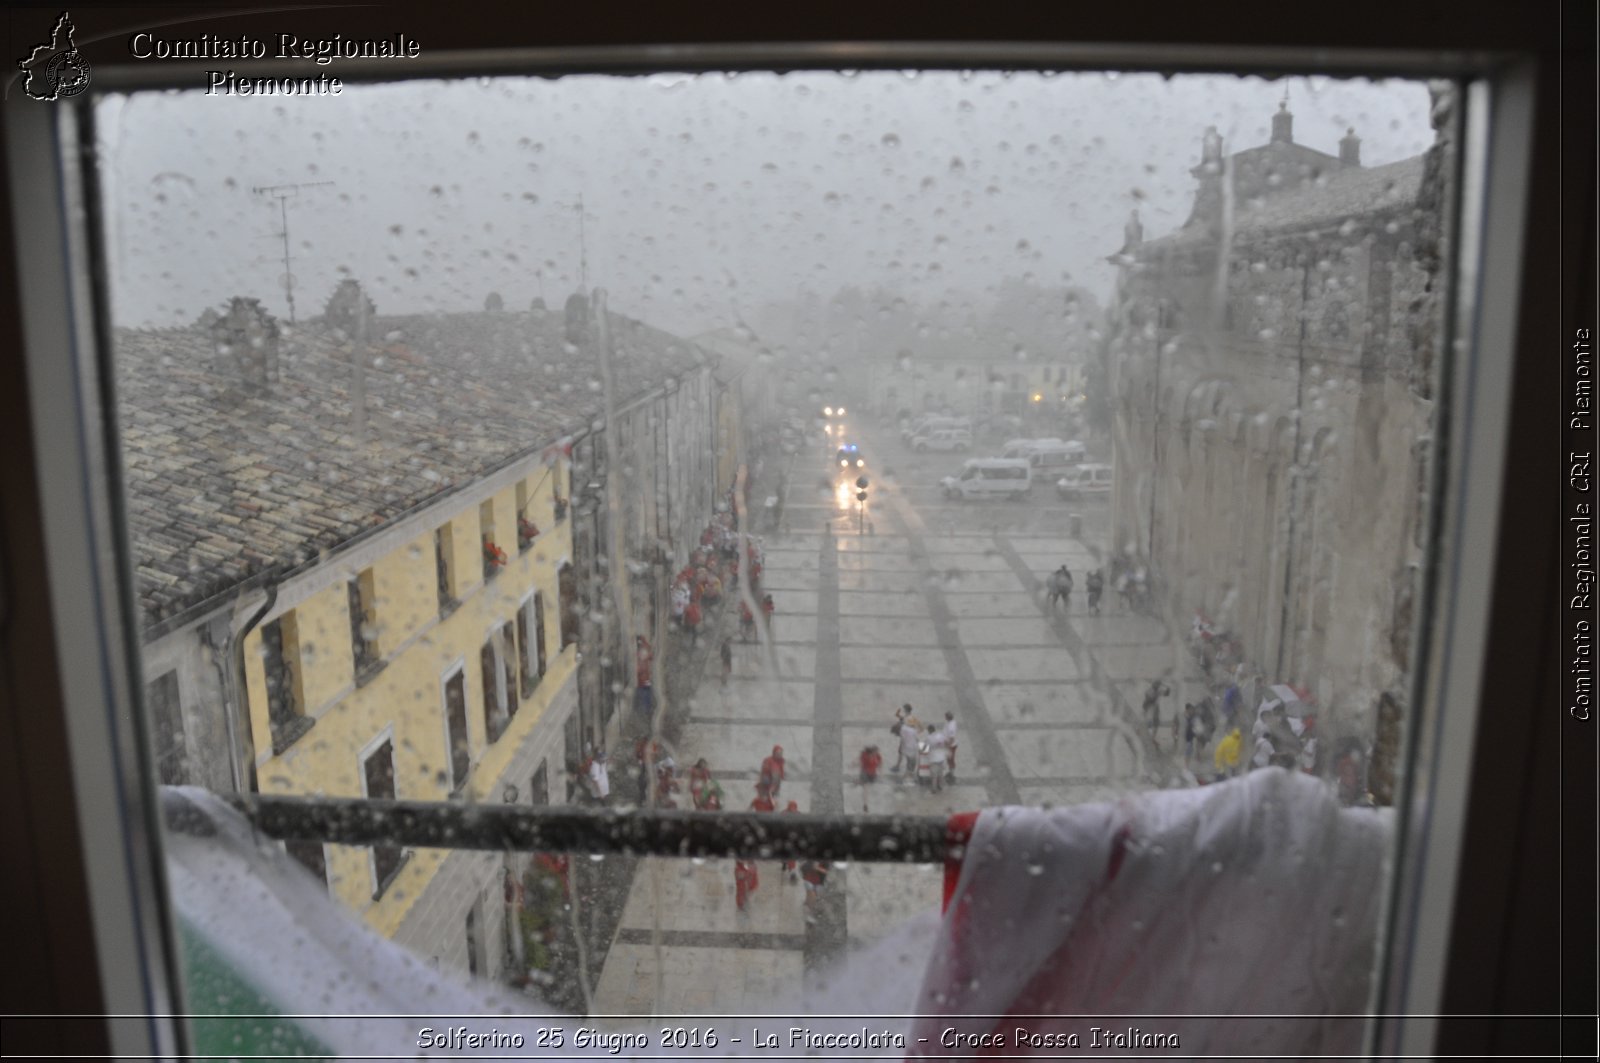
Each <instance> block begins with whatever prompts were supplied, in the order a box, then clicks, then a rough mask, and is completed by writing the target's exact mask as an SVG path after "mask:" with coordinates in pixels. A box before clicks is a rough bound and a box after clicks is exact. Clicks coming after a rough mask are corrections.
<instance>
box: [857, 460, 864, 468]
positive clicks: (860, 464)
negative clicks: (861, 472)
mask: <svg viewBox="0 0 1600 1063" xmlns="http://www.w3.org/2000/svg"><path fill="white" fill-rule="evenodd" d="M865 464H866V462H865V461H864V460H862V459H861V458H857V459H856V468H858V469H859V468H861V466H863V465H865Z"/></svg>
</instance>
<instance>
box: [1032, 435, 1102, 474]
mask: <svg viewBox="0 0 1600 1063" xmlns="http://www.w3.org/2000/svg"><path fill="white" fill-rule="evenodd" d="M1024 456H1025V457H1026V458H1027V459H1028V462H1029V464H1031V465H1032V466H1033V468H1034V471H1035V472H1036V473H1037V474H1038V475H1039V476H1044V475H1045V474H1047V473H1059V472H1061V471H1062V470H1064V469H1067V468H1069V467H1070V466H1073V465H1080V464H1082V463H1083V459H1084V458H1086V457H1088V456H1089V454H1088V451H1087V450H1085V449H1084V446H1083V444H1082V443H1080V442H1078V441H1077V440H1076V439H1069V440H1067V441H1066V442H1065V443H1063V442H1059V441H1056V440H1043V439H1041V440H1037V441H1035V442H1034V444H1033V446H1031V447H1029V448H1028V449H1027V450H1025V451H1024Z"/></svg>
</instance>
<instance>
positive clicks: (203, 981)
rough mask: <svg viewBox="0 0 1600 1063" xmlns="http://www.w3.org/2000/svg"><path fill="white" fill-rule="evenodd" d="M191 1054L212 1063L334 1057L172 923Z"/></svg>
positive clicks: (188, 928)
mask: <svg viewBox="0 0 1600 1063" xmlns="http://www.w3.org/2000/svg"><path fill="white" fill-rule="evenodd" d="M178 932H179V937H180V939H181V941H182V946H183V961H184V973H185V975H186V977H185V981H186V982H187V983H188V987H187V988H188V1011H189V1014H188V1019H189V1029H190V1033H191V1036H192V1037H193V1038H194V1050H195V1052H197V1053H199V1055H200V1056H202V1057H205V1058H212V1059H231V1058H237V1057H241V1056H245V1057H248V1056H305V1057H310V1058H320V1059H327V1058H331V1057H333V1056H334V1055H335V1054H336V1053H334V1052H332V1051H331V1050H329V1049H328V1047H327V1046H326V1045H323V1044H322V1043H320V1042H319V1041H318V1040H317V1039H316V1038H314V1037H312V1036H311V1035H310V1034H308V1033H306V1031H305V1030H303V1029H302V1028H301V1027H300V1026H299V1024H297V1023H296V1022H295V1021H294V1020H293V1019H288V1018H283V1017H282V1015H283V1012H282V1011H281V1010H280V1009H279V1008H278V1007H277V1005H276V1004H275V1003H274V1002H273V1001H272V998H271V997H269V996H268V995H267V994H266V993H265V992H263V991H262V990H261V989H259V988H258V987H257V986H256V985H255V984H254V983H253V982H251V981H250V979H249V978H247V977H245V976H244V975H243V974H241V973H240V972H239V971H238V969H237V968H235V967H233V966H232V965H231V964H229V963H228V961H227V959H226V958H225V957H224V956H223V955H222V953H221V952H219V951H218V950H217V948H216V947H215V946H214V945H212V944H211V942H210V941H208V940H206V938H205V935H203V934H202V933H201V932H200V931H199V930H197V929H195V927H194V926H193V925H192V924H191V923H189V921H188V920H186V919H180V920H179V921H178Z"/></svg>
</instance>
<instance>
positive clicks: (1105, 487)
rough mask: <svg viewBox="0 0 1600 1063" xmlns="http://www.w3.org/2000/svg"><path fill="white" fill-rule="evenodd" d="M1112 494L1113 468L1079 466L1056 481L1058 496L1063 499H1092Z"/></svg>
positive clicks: (1090, 465) (1094, 465)
mask: <svg viewBox="0 0 1600 1063" xmlns="http://www.w3.org/2000/svg"><path fill="white" fill-rule="evenodd" d="M1110 493H1111V466H1109V465H1097V464H1089V465H1079V466H1078V467H1077V468H1075V469H1073V470H1072V471H1071V472H1069V473H1067V475H1065V476H1063V477H1062V478H1061V479H1059V480H1057V481H1056V494H1058V495H1060V496H1061V497H1062V498H1091V497H1095V496H1104V495H1108V494H1110Z"/></svg>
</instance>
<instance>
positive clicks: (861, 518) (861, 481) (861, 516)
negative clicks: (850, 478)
mask: <svg viewBox="0 0 1600 1063" xmlns="http://www.w3.org/2000/svg"><path fill="white" fill-rule="evenodd" d="M868 483H869V481H868V480H867V478H866V476H865V475H864V474H863V475H861V476H857V477H856V487H857V488H858V490H857V491H856V501H857V502H860V503H861V505H860V506H858V507H857V508H856V534H857V535H860V534H861V532H862V525H863V524H865V522H866V513H867V484H868Z"/></svg>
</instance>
